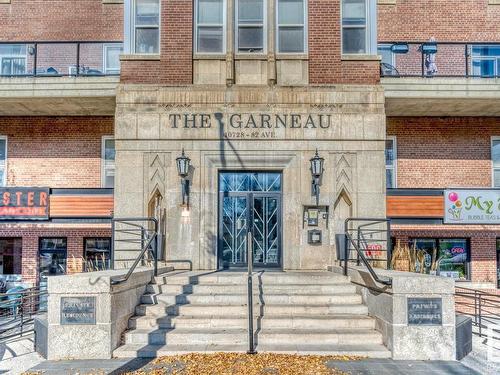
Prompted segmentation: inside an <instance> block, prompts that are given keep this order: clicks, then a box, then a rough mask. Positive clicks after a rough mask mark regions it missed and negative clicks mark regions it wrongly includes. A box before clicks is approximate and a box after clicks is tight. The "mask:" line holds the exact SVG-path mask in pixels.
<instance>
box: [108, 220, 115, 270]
mask: <svg viewBox="0 0 500 375" xmlns="http://www.w3.org/2000/svg"><path fill="white" fill-rule="evenodd" d="M109 268H110V269H112V270H114V269H115V222H114V220H111V253H110V254H109Z"/></svg>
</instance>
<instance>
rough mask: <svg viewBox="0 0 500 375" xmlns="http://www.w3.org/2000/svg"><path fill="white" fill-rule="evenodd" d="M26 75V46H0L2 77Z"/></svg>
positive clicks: (0, 70)
mask: <svg viewBox="0 0 500 375" xmlns="http://www.w3.org/2000/svg"><path fill="white" fill-rule="evenodd" d="M23 74H26V45H24V44H4V45H0V75H2V76H15V75H23Z"/></svg>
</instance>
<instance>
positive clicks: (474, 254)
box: [391, 224, 500, 284]
mask: <svg viewBox="0 0 500 375" xmlns="http://www.w3.org/2000/svg"><path fill="white" fill-rule="evenodd" d="M391 229H392V235H393V236H394V237H395V239H396V241H397V240H398V239H400V240H401V241H402V243H404V242H407V241H408V239H409V238H470V250H471V268H470V276H471V281H473V282H483V283H494V284H496V282H497V281H496V280H497V279H496V267H497V258H496V257H497V256H496V239H497V238H500V226H498V225H497V226H492V225H489V226H487V227H485V226H480V225H453V226H436V225H398V224H393V225H392V226H391Z"/></svg>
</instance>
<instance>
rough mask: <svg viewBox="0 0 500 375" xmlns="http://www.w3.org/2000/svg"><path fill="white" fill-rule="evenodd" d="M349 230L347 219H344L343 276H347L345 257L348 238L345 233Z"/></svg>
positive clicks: (347, 250) (347, 251)
mask: <svg viewBox="0 0 500 375" xmlns="http://www.w3.org/2000/svg"><path fill="white" fill-rule="evenodd" d="M348 231H349V219H348V220H346V221H345V224H344V236H345V240H344V276H347V258H348V255H349V238H348V236H347V233H348Z"/></svg>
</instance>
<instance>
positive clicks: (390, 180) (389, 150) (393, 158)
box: [385, 137, 397, 189]
mask: <svg viewBox="0 0 500 375" xmlns="http://www.w3.org/2000/svg"><path fill="white" fill-rule="evenodd" d="M396 162H397V149H396V137H388V138H387V139H386V141H385V177H386V186H387V189H394V188H396Z"/></svg>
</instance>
